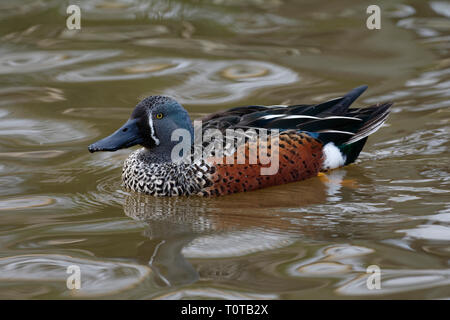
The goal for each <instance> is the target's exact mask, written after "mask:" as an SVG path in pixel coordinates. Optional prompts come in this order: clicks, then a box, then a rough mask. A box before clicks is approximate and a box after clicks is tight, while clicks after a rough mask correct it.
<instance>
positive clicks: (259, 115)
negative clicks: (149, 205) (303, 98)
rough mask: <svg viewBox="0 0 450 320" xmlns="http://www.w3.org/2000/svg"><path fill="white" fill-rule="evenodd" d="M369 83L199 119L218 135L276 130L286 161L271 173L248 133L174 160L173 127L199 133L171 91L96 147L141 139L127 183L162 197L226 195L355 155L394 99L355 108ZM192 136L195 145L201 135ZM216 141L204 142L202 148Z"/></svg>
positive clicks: (302, 175) (275, 151) (126, 170)
mask: <svg viewBox="0 0 450 320" xmlns="http://www.w3.org/2000/svg"><path fill="white" fill-rule="evenodd" d="M366 89H367V86H360V87H358V88H355V89H353V90H352V91H350V92H349V93H347V94H346V95H345V96H343V97H341V98H337V99H333V100H330V101H327V102H324V103H320V104H316V105H305V104H302V105H292V106H280V105H276V106H247V107H237V108H233V109H229V110H226V111H222V112H217V113H214V114H210V115H208V116H206V117H203V118H202V119H200V120H201V123H202V129H201V132H203V133H205V131H207V130H209V129H215V130H216V131H215V132H216V133H217V132H218V133H219V135H220V134H221V133H222V134H225V133H226V132H227V131H226V130H227V129H242V130H241V131H243V130H244V129H245V130H248V129H254V130H261V129H268V130H272V131H271V133H273V132H275V134H273V135H270V136H269V141H270V142H271V143H272V142H274V144H270V145H269V146H268V147H267V148H266V151H268V154H270V155H276V156H277V161H279V165H278V167H277V170H276V171H275V172H272V173H269V174H263V172H262V170H261V169H262V168H267V167H268V166H269V165H268V164H267V162H263V161H262V158H258V157H257V160H256V162H249V159H250V158H251V157H250V154H251V152H252V150H253V149H257V148H258V146H261V147H262V143H263V142H264V141H263V138H262V137H256V139H255V136H251V135H249V134H247V133H244V139H243V140H240V141H241V142H240V144H238V145H237V146H236V148H232V147H230V145H229V144H228V145H227V146H225V152H224V153H222V154H221V153H220V152H216V153H214V152H211V153H208V154H206V156H203V157H197V158H195V159H194V160H192V159H193V155H194V154H197V155H198V152H197V153H196V151H195V150H197V149H196V148H194V147H193V149H192V150H193V152H192V153H191V152H186V150H184V151H181V153H180V152H179V150H177V152H175V154H178V155H179V156H180V155H181V157H180V159H181V160H174V155H173V152H172V151H173V150H174V148H175V147H176V146H177V144H179V139H178V138H179V137H180V136H177V137H178V138H175V139H174V138H173V133H174V132H176V130H177V129H184V132H187V133H188V136H191V137H193V136H194V126H193V125H192V122H191V119H190V117H189V115H188V113H187V111H186V110H185V109H184V108H183V107H182V106H181V105H180V104H179V103H178V102H176V101H175V100H173V99H171V98H168V97H164V96H150V97H148V98H145V99H144V100H142V101H141V102H139V104H138V105H137V106H136V108H135V109H134V111H133V113H132V114H131V117H130V119H129V120H128V121H127V122H126V123H125V124H124V125H123V126H122V127H121V128H119V129H118V130H117V131H116V132H114V133H113V134H112V135H110V136H109V137H107V138H104V139H102V140H100V141H97V142H96V143H94V144H91V145H90V146H89V151H90V152H96V151H116V150H118V149H123V148H128V147H132V146H134V145H141V146H142V147H143V148H141V149H139V150H137V151H134V152H133V153H131V154H130V156H129V157H128V158H127V159H126V161H125V163H124V166H123V172H122V179H123V183H124V186H125V187H126V188H128V189H131V190H134V191H137V192H143V193H147V194H151V195H156V196H179V195H203V196H212V195H225V194H231V193H236V192H243V191H250V190H256V189H260V188H265V187H269V186H274V185H279V184H284V183H288V182H293V181H299V180H303V179H307V178H310V177H313V176H317V175H318V174H319V172H321V171H326V170H329V169H334V168H338V167H341V166H345V165H348V164H350V163H352V162H354V161H355V160H356V158H357V157H358V155H359V153H360V152H361V150H362V148H363V146H364V144H365V142H366V140H367V137H368V136H369V135H370V134H372V133H374V132H375V131H377V130H378V129H379V128H380V127H381V125H382V124H383V123H384V122H385V121H386V118H387V116H388V114H389V108H390V106H391V105H392V104H391V103H384V104H377V105H373V106H370V107H367V108H362V109H357V108H352V109H349V106H350V105H351V104H352V103H353V101H355V100H356V99H357V98H358V97H359V96H360V95H361V94H362V93H363V92H364V91H365V90H366ZM275 129H277V130H275ZM246 132H247V131H246ZM265 137H266V138H265V139H267V136H265ZM174 140H175V141H174ZM188 141H189V142H188V143H189V145H191V144H192V146H194V139H192V138H190V140H188ZM217 141H220V143H222V142H223V141H225V140H217ZM227 141H228V140H227ZM265 141H268V140H265ZM215 142H216V140H210V142H209V143H208V142H204V141H203V147H205V146H206V147H208V146H209V147H211V146H213V144H214V143H215ZM228 142H229V141H228ZM214 146H217V145H214ZM272 146H275V147H276V148H275V147H272ZM196 147H197V145H196ZM242 148H244V149H242ZM246 148H247V149H246ZM213 150H215V149H214V148H213ZM217 150H219V149H217ZM242 150H244V151H242ZM183 155H184V158H183ZM225 155H227V156H230V155H231V158H232V159H234V160H236V159H237V158H238V156H242V155H243V156H244V158H245V162H244V163H243V162H237V163H233V162H231V163H230V162H227V161H220V160H222V158H224V157H225ZM187 159H188V160H192V161H186V160H187ZM271 159H272V158H271Z"/></svg>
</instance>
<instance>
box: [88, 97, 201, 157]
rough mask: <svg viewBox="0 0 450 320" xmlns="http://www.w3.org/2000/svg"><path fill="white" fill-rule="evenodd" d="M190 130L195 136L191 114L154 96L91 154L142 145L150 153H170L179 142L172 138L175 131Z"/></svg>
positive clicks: (167, 100) (175, 102) (172, 102)
mask: <svg viewBox="0 0 450 320" xmlns="http://www.w3.org/2000/svg"><path fill="white" fill-rule="evenodd" d="M180 128H181V129H185V130H188V131H189V132H190V134H191V137H193V134H194V133H193V131H194V130H193V127H192V123H191V119H190V118H189V115H188V113H187V111H186V110H185V109H184V108H183V107H182V106H181V105H180V104H179V103H178V102H177V101H175V100H174V99H171V98H168V97H164V96H150V97H147V98H145V99H144V100H142V101H141V102H139V103H138V105H137V106H136V107H135V108H134V110H133V112H132V113H131V116H130V119H128V121H127V122H126V123H125V124H124V125H123V126H122V127H120V128H119V129H118V130H117V131H116V132H114V133H113V134H111V135H110V136H108V137H106V138H104V139H101V140H99V141H97V142H95V143H93V144H91V145H90V146H89V148H88V149H89V151H90V152H96V151H116V150H119V149H124V148H129V147H132V146H135V145H141V146H143V147H145V148H147V149H149V150H158V151H160V152H164V153H166V152H169V154H170V151H171V149H172V147H173V146H174V145H175V144H176V143H177V142H174V141H172V139H171V135H172V132H173V131H174V130H175V129H180Z"/></svg>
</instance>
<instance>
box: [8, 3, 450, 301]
mask: <svg viewBox="0 0 450 320" xmlns="http://www.w3.org/2000/svg"><path fill="white" fill-rule="evenodd" d="M70 3H72V2H70V1H56V0H54V1H52V0H49V1H44V0H41V1H1V2H0V298H4V299H17V298H21V299H24V298H33V299H55V298H56V299H71V298H96V299H100V298H101V299H103V298H112V299H128V298H133V299H179V298H202V299H204V298H220V299H235V298H239V299H247V298H249V299H259V298H264V299H305V298H326V299H337V298H339V299H347V298H369V299H378V298H408V299H411V298H415V299H417V298H418V299H424V298H426V299H430V298H431V299H440V298H447V299H448V298H450V286H449V284H450V270H449V258H450V226H449V223H450V202H449V194H450V188H449V183H450V178H449V177H450V175H449V170H450V161H449V150H448V148H449V137H450V135H449V132H450V129H449V128H450V127H449V119H450V117H449V116H450V113H449V110H450V109H449V95H450V82H449V73H450V58H449V57H450V55H449V49H450V45H449V43H450V42H449V39H450V20H449V16H450V6H449V4H448V2H445V1H430V2H426V1H419V0H416V1H414V0H411V1H406V0H405V1H378V2H377V4H379V5H380V7H381V29H380V30H368V29H367V28H366V19H367V17H368V15H367V14H366V8H367V6H368V5H370V4H372V3H371V2H370V1H336V2H332V3H331V1H312V0H311V1H286V0H266V1H264V0H247V1H242V0H241V1H238V0H218V1H201V0H198V1H194V0H192V1H162V0H160V1H144V0H140V1H139V0H135V1H132V0H115V1H112V0H105V1H103V0H102V1H99V0H96V1H87V0H86V1H75V2H74V3H77V4H78V5H80V7H81V30H79V31H76V30H73V31H69V30H67V28H66V18H67V17H68V15H67V14H66V8H67V6H68V5H69V4H70ZM361 84H367V85H369V90H368V91H367V92H366V93H365V94H364V96H362V97H361V98H360V99H359V100H358V101H357V102H356V103H355V105H356V106H365V105H369V104H373V103H376V102H384V101H388V100H391V101H394V102H395V105H394V107H393V109H392V114H391V116H390V118H389V119H388V121H387V123H386V125H385V126H383V128H381V130H380V131H378V132H377V133H376V134H375V135H373V136H372V137H371V138H370V139H369V141H368V143H367V145H366V147H365V148H364V151H363V153H362V154H361V156H360V158H359V160H358V161H357V162H356V163H355V164H353V165H351V166H349V167H346V168H343V169H339V170H335V171H333V172H332V173H330V174H328V175H327V176H326V177H317V178H313V179H309V180H307V181H303V182H299V183H293V184H289V185H284V186H280V187H274V188H270V189H266V190H260V191H256V192H250V193H245V194H236V195H232V196H227V197H223V198H214V199H203V198H174V199H166V198H153V197H148V196H143V195H136V194H130V193H128V192H126V191H125V190H123V189H122V188H121V181H120V174H121V166H122V162H123V160H124V159H125V158H126V157H127V155H128V154H129V152H130V150H121V151H118V152H116V153H95V154H89V153H88V152H87V146H88V145H89V144H90V143H92V142H94V141H96V140H98V139H100V138H102V137H104V136H106V135H108V134H110V133H111V132H113V131H114V130H115V129H116V128H118V127H119V126H120V125H122V124H123V123H124V122H125V120H126V119H127V118H128V117H129V114H130V112H131V111H132V109H133V107H134V106H135V104H136V103H137V102H138V100H139V99H140V98H142V97H145V96H147V95H155V94H164V95H169V96H172V97H174V98H175V99H177V100H178V101H179V102H180V103H182V104H183V105H184V106H185V107H186V109H187V110H188V111H189V112H190V113H191V115H192V117H193V118H196V117H199V116H201V115H204V114H207V113H209V112H212V111H216V110H220V109H223V108H227V107H233V106H238V105H246V104H280V103H293V104H294V103H316V102H320V101H324V100H326V99H329V98H334V97H337V96H340V95H342V94H343V93H345V92H347V91H348V90H350V89H351V88H353V87H356V86H358V85H361ZM70 265H77V266H79V267H80V270H81V289H79V290H69V289H68V288H67V286H66V279H67V277H68V276H69V275H68V274H67V273H66V270H67V267H68V266H70ZM370 265H377V266H379V267H380V269H381V289H379V290H378V289H373V290H369V289H368V288H367V286H366V281H367V278H368V274H367V273H366V269H367V267H368V266H370Z"/></svg>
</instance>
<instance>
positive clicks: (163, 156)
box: [140, 146, 172, 163]
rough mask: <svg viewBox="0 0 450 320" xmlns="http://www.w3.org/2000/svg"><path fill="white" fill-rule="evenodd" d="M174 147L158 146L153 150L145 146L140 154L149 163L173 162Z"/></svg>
mask: <svg viewBox="0 0 450 320" xmlns="http://www.w3.org/2000/svg"><path fill="white" fill-rule="evenodd" d="M171 152H172V148H171V147H169V146H157V147H153V148H152V149H151V150H150V149H147V148H143V150H142V152H141V153H140V156H141V157H143V160H144V161H145V162H147V163H166V162H172V159H171Z"/></svg>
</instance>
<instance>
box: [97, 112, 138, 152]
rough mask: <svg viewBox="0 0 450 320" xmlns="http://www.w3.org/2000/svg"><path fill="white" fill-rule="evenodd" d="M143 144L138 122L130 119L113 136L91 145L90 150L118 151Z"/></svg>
mask: <svg viewBox="0 0 450 320" xmlns="http://www.w3.org/2000/svg"><path fill="white" fill-rule="evenodd" d="M142 142H143V141H142V138H141V134H140V132H139V128H138V126H137V120H136V119H130V120H128V121H127V122H126V123H125V124H124V125H123V126H122V127H121V128H120V129H119V130H117V131H116V132H114V133H113V134H112V135H110V136H109V137H106V138H104V139H102V140H99V141H97V142H95V143H93V144H91V145H90V146H89V147H88V149H89V152H96V151H116V150H119V149H124V148H129V147H132V146H135V145H137V144H141V143H142Z"/></svg>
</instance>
